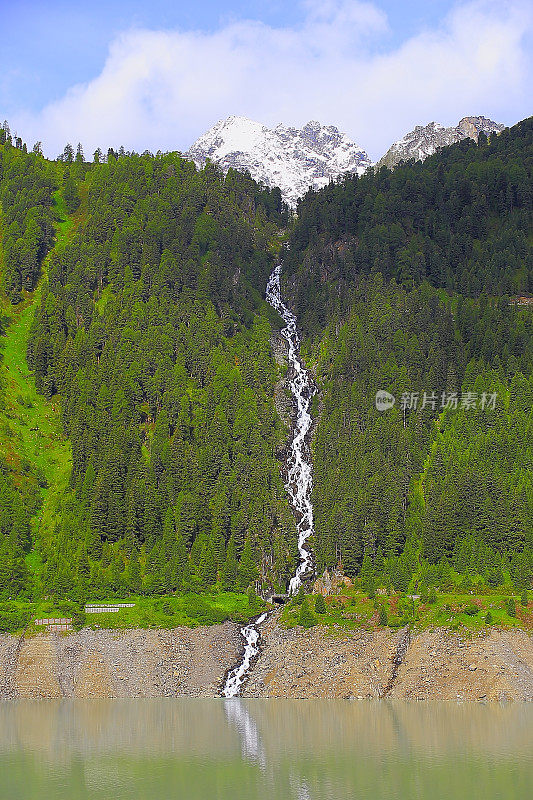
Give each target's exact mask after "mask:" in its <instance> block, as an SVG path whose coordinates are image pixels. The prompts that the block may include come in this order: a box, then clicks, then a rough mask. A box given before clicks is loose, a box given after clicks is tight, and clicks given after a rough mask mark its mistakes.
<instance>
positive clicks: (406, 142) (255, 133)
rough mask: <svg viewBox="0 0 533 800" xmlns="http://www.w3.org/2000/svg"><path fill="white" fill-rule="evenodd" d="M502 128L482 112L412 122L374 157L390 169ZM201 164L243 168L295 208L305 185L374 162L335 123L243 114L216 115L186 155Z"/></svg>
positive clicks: (321, 183)
mask: <svg viewBox="0 0 533 800" xmlns="http://www.w3.org/2000/svg"><path fill="white" fill-rule="evenodd" d="M503 128H504V126H503V125H500V124H499V123H497V122H493V121H492V120H490V119H487V117H481V116H480V117H463V119H462V120H460V122H459V123H458V124H457V125H456V126H455V127H453V126H452V127H449V128H446V127H444V126H443V125H441V124H439V123H438V122H430V123H429V124H428V125H417V126H416V127H415V128H414V130H412V131H410V132H409V133H406V134H405V136H403V137H402V138H401V139H399V140H398V141H397V142H395V143H394V144H393V145H392V146H391V147H390V148H389V150H388V151H387V153H385V155H384V156H383V157H382V158H381V159H380V160H379V161H378V162H377V165H376V166H378V167H380V166H387V167H389V169H393V168H394V167H395V166H396V165H397V164H399V163H400V162H401V161H408V160H410V159H413V158H414V159H415V160H417V161H423V160H424V159H425V158H427V157H428V156H430V155H433V153H435V152H436V151H437V150H438V149H440V148H441V147H446V146H447V145H450V144H454V143H456V142H460V141H461V140H462V139H466V138H467V137H469V138H470V139H473V140H474V141H477V139H478V137H479V134H480V133H481V132H483V133H484V134H486V135H487V136H488V135H489V134H490V133H493V132H497V133H499V132H500V131H502V130H503ZM185 155H186V157H187V158H190V159H191V160H192V161H194V162H195V163H196V165H197V166H198V167H199V168H201V167H203V166H204V164H205V162H206V160H207V159H210V160H211V161H214V162H216V163H217V164H219V165H220V166H221V168H222V169H223V170H224V171H227V170H228V169H230V168H233V169H236V170H241V171H242V170H248V171H249V172H250V174H251V176H252V178H254V179H255V180H256V181H259V182H261V183H263V184H265V185H266V186H269V187H270V188H273V187H275V186H277V187H279V189H280V190H281V195H282V197H283V199H284V200H285V201H286V202H287V203H288V204H289V205H290V206H291V207H292V208H295V207H296V204H297V202H298V199H299V198H300V197H303V195H304V194H305V193H306V191H307V190H308V189H321V188H322V187H323V186H326V185H327V184H328V183H329V182H330V181H331V180H335V179H336V178H339V177H340V176H342V175H345V174H347V173H349V174H354V173H356V174H358V175H362V174H363V173H364V172H365V171H366V170H367V169H368V168H369V167H371V166H373V163H372V161H371V160H370V158H369V156H368V154H367V153H366V152H365V151H364V150H363V149H362V148H361V147H359V145H357V144H355V142H353V141H352V140H351V139H350V138H349V137H348V136H347V135H346V134H345V133H341V132H340V131H339V129H338V128H336V127H335V126H334V125H322V124H321V123H319V122H316V121H314V120H313V121H311V122H308V123H307V125H304V127H303V128H301V129H298V128H293V127H289V126H286V125H283V124H281V123H280V124H279V125H276V127H275V128H269V127H267V126H266V125H262V124H261V123H260V122H254V121H253V120H251V119H248V118H247V117H240V116H231V117H228V118H227V119H224V120H220V121H219V122H217V123H216V124H215V125H213V127H212V128H210V129H209V130H208V131H207V132H206V133H204V134H203V135H202V136H200V138H199V139H197V140H196V142H195V143H194V144H193V145H192V147H191V148H190V149H189V151H188V152H187V153H186V154H185Z"/></svg>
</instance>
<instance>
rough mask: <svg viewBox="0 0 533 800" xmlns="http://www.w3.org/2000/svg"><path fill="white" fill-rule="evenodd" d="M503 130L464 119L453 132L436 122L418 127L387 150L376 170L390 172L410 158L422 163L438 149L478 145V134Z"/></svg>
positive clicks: (488, 122) (482, 121) (489, 122)
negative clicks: (463, 142)
mask: <svg viewBox="0 0 533 800" xmlns="http://www.w3.org/2000/svg"><path fill="white" fill-rule="evenodd" d="M503 129H504V125H500V124H499V123H497V122H493V121H492V120H491V119H487V117H463V119H462V120H461V121H460V122H459V124H458V125H456V127H455V128H445V127H444V126H443V125H440V124H439V123H438V122H430V123H429V125H417V126H416V128H415V129H414V130H413V131H411V132H410V133H406V135H405V136H404V137H403V139H400V140H399V141H397V142H395V143H394V144H393V145H392V147H390V148H389V150H388V151H387V152H386V153H385V155H384V156H383V158H381V159H380V161H378V165H377V166H386V167H389V169H392V168H393V167H395V166H396V165H397V164H399V163H400V161H408V160H409V159H411V158H414V159H416V160H417V161H423V160H424V159H425V158H427V157H428V156H431V155H433V153H435V151H436V150H438V149H439V148H440V147H446V146H447V145H450V144H455V143H456V142H460V141H461V140H462V139H466V138H467V137H469V138H470V139H474V141H476V142H477V139H478V136H479V134H480V133H482V132H483V133H485V134H486V135H487V136H488V135H489V134H490V133H493V132H497V133H499V132H500V131H502V130H503Z"/></svg>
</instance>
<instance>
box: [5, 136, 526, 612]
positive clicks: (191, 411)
mask: <svg viewBox="0 0 533 800" xmlns="http://www.w3.org/2000/svg"><path fill="white" fill-rule="evenodd" d="M532 133H533V121H532V120H526V121H524V122H522V123H519V124H518V125H516V126H514V127H513V128H511V129H507V130H505V131H503V132H502V133H501V134H500V135H498V136H496V135H494V136H491V138H490V140H487V139H486V137H484V136H483V135H480V137H479V141H478V143H474V142H472V141H471V140H468V139H467V140H465V141H463V142H460V143H459V144H456V145H452V146H451V147H447V148H444V149H443V150H441V151H439V152H438V153H436V154H435V155H434V156H432V157H430V158H428V159H427V160H426V161H424V162H423V163H420V162H418V163H414V162H409V163H406V164H401V165H400V166H398V167H397V168H396V169H395V170H394V171H392V172H391V171H389V170H388V169H387V168H385V167H383V168H381V169H379V170H373V169H371V170H369V171H368V172H367V173H366V174H365V175H364V176H362V177H359V178H358V177H357V176H347V177H346V178H344V179H342V180H339V181H337V182H334V183H332V184H330V185H329V186H327V187H326V188H324V189H323V190H321V191H319V192H313V191H310V192H308V194H307V195H306V196H305V197H304V198H303V199H302V200H301V201H300V203H299V205H298V209H297V214H296V215H292V214H291V213H290V211H289V209H288V208H287V207H286V206H285V205H284V203H283V202H282V199H281V194H280V192H279V190H278V189H274V190H270V189H267V188H265V187H263V186H260V185H258V184H256V183H255V182H254V181H253V180H252V179H251V177H250V175H249V174H247V173H239V172H236V171H233V170H230V171H229V172H228V173H227V174H223V173H222V172H221V171H220V170H219V169H218V168H217V167H216V166H215V165H213V164H211V163H209V162H208V164H207V165H206V167H205V168H204V169H202V170H197V168H196V167H195V165H194V164H193V163H192V162H189V161H186V160H185V159H183V158H182V157H181V156H180V155H179V154H177V153H166V154H161V153H158V154H157V155H152V154H150V153H144V154H142V155H138V154H135V153H126V152H125V151H124V150H123V149H122V148H121V149H120V150H118V151H114V150H112V149H110V150H109V151H108V153H107V155H106V156H105V157H104V156H103V155H102V153H101V152H99V151H97V152H96V153H95V154H94V156H93V157H92V159H91V160H90V161H88V160H86V159H85V157H84V154H83V151H82V149H81V147H78V149H77V151H76V150H75V149H74V148H73V147H71V146H70V145H68V146H67V147H65V151H64V152H63V153H62V155H61V156H60V157H59V158H58V159H57V160H56V161H51V160H47V159H45V158H44V156H43V155H42V154H41V152H40V147H39V145H36V146H35V147H34V148H33V152H27V147H26V145H25V144H24V143H23V142H22V141H21V140H13V138H12V136H11V134H10V131H9V127H8V126H7V124H4V126H3V127H2V128H1V129H0V209H1V211H0V233H1V238H0V245H1V246H0V270H1V274H2V295H3V300H2V306H1V316H0V334H2V335H1V336H0V344H1V343H2V340H4V349H3V353H4V362H5V363H4V370H3V371H2V373H1V383H0V396H1V397H2V408H3V409H4V411H2V412H0V413H1V414H2V415H3V418H2V419H1V426H0V459H1V464H0V599H2V600H7V599H9V598H14V597H27V598H31V597H35V596H41V595H43V596H44V595H47V596H48V595H51V596H55V597H58V598H78V599H87V598H94V599H98V598H104V597H112V596H115V597H121V596H124V595H127V594H128V593H130V594H136V595H140V594H146V595H167V594H172V593H175V592H180V591H192V592H208V591H214V590H215V589H222V590H231V591H246V590H247V589H248V587H250V586H253V587H254V588H255V589H256V590H259V589H262V590H266V589H267V588H273V589H276V590H277V591H283V590H285V588H286V585H287V581H288V579H289V577H290V575H291V574H292V572H293V571H294V565H295V559H296V558H297V548H296V525H295V519H294V515H293V512H292V510H291V508H290V506H289V503H288V499H287V496H286V492H285V489H284V486H283V480H282V477H281V472H280V467H281V462H282V459H283V452H284V447H285V444H286V441H287V438H288V436H289V430H288V427H287V425H286V424H285V423H284V422H283V421H282V420H281V418H280V416H279V414H278V412H277V410H276V405H275V403H274V395H275V387H276V384H278V382H279V380H280V378H282V376H283V368H282V367H280V366H279V365H278V364H277V363H276V361H275V359H274V355H273V349H272V340H273V337H274V336H275V335H276V332H277V331H278V330H279V328H280V327H281V325H282V321H281V319H280V318H279V317H278V315H277V314H276V313H275V312H274V311H273V310H272V308H271V307H270V306H269V305H267V304H266V302H265V301H264V290H265V285H266V282H267V278H268V276H269V274H270V272H271V270H272V268H273V266H274V265H275V264H276V263H277V259H278V258H279V257H280V254H281V257H282V258H283V263H284V273H283V282H284V293H285V295H286V297H287V298H289V300H290V302H291V305H292V307H293V309H294V311H295V313H296V314H297V317H298V320H299V324H300V326H301V330H302V334H303V354H304V358H305V361H306V363H307V365H308V366H309V367H310V368H311V370H312V373H313V376H314V379H315V381H316V385H317V388H318V393H317V395H316V396H315V400H314V404H313V411H314V417H315V421H316V422H315V429H314V433H313V440H312V454H313V465H314V490H313V503H314V512H315V534H314V536H313V538H312V541H311V544H312V548H313V551H314V554H315V561H316V569H317V571H318V572H319V573H320V572H322V571H323V570H324V569H325V568H326V567H327V568H329V569H331V568H336V567H339V566H342V569H343V570H344V572H345V574H346V575H348V576H350V577H351V578H352V579H355V578H357V577H359V578H360V580H361V583H362V585H363V586H366V587H367V588H368V587H372V586H374V585H383V586H392V587H394V588H395V589H397V590H401V591H407V590H408V589H409V588H416V587H418V588H421V589H423V590H424V591H425V590H426V588H427V587H431V586H440V585H444V584H447V583H453V582H459V583H461V582H462V583H463V585H467V584H468V582H478V583H479V582H482V583H483V584H486V585H488V586H492V587H496V586H500V585H503V584H504V583H505V582H507V583H509V584H511V585H512V586H514V587H515V588H516V589H517V590H519V591H522V590H524V589H526V590H527V589H528V588H530V587H531V584H532V578H533V485H532V474H533V473H532V466H533V464H532V460H533V445H532V442H533V370H532V366H533V314H532V312H533V304H531V303H528V299H529V298H530V297H531V295H533V257H532V247H531V244H532V204H533V203H532V200H533V198H532V183H531V167H532V155H533V142H532V139H533V137H532ZM285 244H287V245H288V246H287V247H285V246H284V245H285ZM17 320H21V321H22V322H21V325H22V323H23V322H24V320H27V326H26V329H27V337H26V340H24V350H25V352H24V353H23V354H21V357H22V356H23V357H24V358H25V359H26V360H27V365H28V367H29V370H31V376H32V377H31V380H32V381H34V384H32V385H34V388H35V392H36V397H34V398H33V399H31V400H28V399H27V398H26V399H25V398H24V397H20V396H18V395H17V390H16V385H17V384H16V377H17V376H16V374H15V373H16V371H14V370H13V369H11V368H10V365H9V364H8V363H7V355H8V353H9V347H10V346H11V344H10V340H9V335H10V334H9V332H10V330H11V329H12V326H13V325H14V324H16V323H17ZM20 341H22V339H20V340H19V343H20ZM13 363H15V361H14V362H13ZM14 387H15V388H14ZM379 391H385V392H388V393H389V394H390V395H392V396H393V397H394V398H395V402H394V405H393V406H392V407H390V408H388V409H386V410H383V411H382V410H378V409H377V408H376V405H375V396H376V393H377V392H379ZM10 398H11V400H10ZM13 398H14V399H13ZM17 403H18V407H19V408H22V409H23V410H22V411H21V413H24V414H26V417H27V418H28V419H29V420H31V419H32V414H34V416H36V415H37V412H38V410H39V408H41V405H40V404H43V406H42V407H43V408H45V409H47V410H46V412H45V413H46V414H47V415H48V414H49V415H52V416H53V415H54V414H55V415H57V420H58V428H57V430H56V432H55V433H54V436H53V437H52V436H50V439H49V442H48V444H47V441H48V440H46V441H45V440H43V442H42V449H43V448H44V449H43V450H42V451H43V453H44V455H45V456H46V452H47V451H46V447H49V448H50V452H56V450H54V448H58V447H59V443H61V447H62V448H63V449H62V450H61V453H63V456H61V457H59V456H58V457H57V459H56V461H55V462H54V469H55V470H56V473H57V474H58V475H60V474H61V475H63V476H64V480H63V482H61V481H60V480H59V479H58V482H56V483H55V484H54V474H56V473H54V471H53V470H52V469H51V468H50V469H49V470H48V472H47V467H46V464H44V465H43V466H42V467H41V466H40V465H39V464H36V463H31V459H30V460H28V459H27V458H25V457H24V453H23V452H22V450H23V449H24V447H25V446H26V445H27V442H28V437H29V436H30V433H29V432H26V433H24V432H23V433H21V434H20V438H19V439H18V440H17V439H16V438H13V430H15V428H16V420H14V418H13V411H12V408H13V407H14V405H16V404H17ZM10 409H11V410H10ZM43 413H44V412H43ZM47 419H48V417H47ZM38 427H39V426H38V425H37V428H38ZM32 430H33V431H34V433H35V431H36V425H35V423H33V424H32V423H31V422H30V423H29V427H28V431H32ZM36 435H38V431H37V433H36ZM25 437H26V438H25ZM17 441H18V442H22V444H21V445H20V447H19V445H17ZM23 446H24V447H23ZM17 448H18V449H17ZM19 450H20V452H19Z"/></svg>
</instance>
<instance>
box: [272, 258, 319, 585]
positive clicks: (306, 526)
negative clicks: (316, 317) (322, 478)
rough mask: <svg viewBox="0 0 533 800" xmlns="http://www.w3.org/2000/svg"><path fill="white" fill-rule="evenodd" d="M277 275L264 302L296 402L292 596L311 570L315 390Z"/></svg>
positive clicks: (290, 476) (290, 478)
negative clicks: (282, 342) (277, 330)
mask: <svg viewBox="0 0 533 800" xmlns="http://www.w3.org/2000/svg"><path fill="white" fill-rule="evenodd" d="M280 275H281V265H280V264H279V265H278V266H277V267H276V268H275V269H274V271H273V272H272V275H271V276H270V278H269V280H268V284H267V288H266V299H267V300H268V302H269V303H270V305H271V306H273V307H274V308H275V309H276V311H277V312H278V313H279V315H280V316H281V317H282V319H283V321H284V322H285V327H284V328H283V329H282V331H281V335H282V336H283V337H284V338H285V339H286V340H287V344H288V346H289V347H288V361H289V370H290V373H289V375H290V388H291V392H292V394H293V397H294V399H295V400H296V420H295V423H294V435H293V438H292V441H291V444H290V448H289V455H288V458H287V482H286V484H285V488H286V490H287V492H288V494H289V497H290V499H291V503H292V505H293V507H294V508H295V509H296V511H297V512H298V515H299V517H300V519H299V521H298V552H299V554H300V563H299V564H298V567H297V568H296V572H295V573H294V575H293V577H292V578H291V581H290V583H289V594H296V592H297V591H298V589H299V588H300V586H301V585H302V577H303V576H304V575H305V574H306V573H308V572H310V571H311V568H312V556H311V551H310V550H309V548H308V547H307V544H306V543H307V540H308V539H309V537H310V536H311V534H312V532H313V504H312V502H311V490H312V488H313V469H312V464H311V453H310V451H309V441H308V437H309V432H310V430H311V425H312V424H313V418H312V417H311V414H310V407H311V401H312V399H313V395H314V393H315V387H314V386H313V383H312V381H311V379H310V377H309V373H308V372H307V370H306V369H304V367H303V366H302V362H301V361H300V337H299V336H298V328H297V326H296V317H295V316H294V314H293V313H292V311H290V310H289V309H288V308H287V306H286V305H285V303H284V302H283V300H282V299H281V285H280Z"/></svg>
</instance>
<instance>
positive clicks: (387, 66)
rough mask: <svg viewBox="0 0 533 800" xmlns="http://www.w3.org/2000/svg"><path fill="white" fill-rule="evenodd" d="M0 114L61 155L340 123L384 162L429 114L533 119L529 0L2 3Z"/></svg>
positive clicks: (451, 118)
mask: <svg viewBox="0 0 533 800" xmlns="http://www.w3.org/2000/svg"><path fill="white" fill-rule="evenodd" d="M0 30H2V31H3V41H2V47H1V49H0V118H3V117H6V118H7V119H8V120H9V121H10V122H11V124H12V127H13V125H15V127H17V128H18V132H19V133H20V134H21V135H22V136H23V137H24V138H26V139H28V141H30V143H31V140H32V139H37V138H38V139H42V140H43V143H44V146H45V148H46V149H47V150H48V151H49V152H51V153H52V154H54V148H55V149H56V150H59V149H61V146H62V143H64V141H65V140H66V139H76V140H81V141H82V142H83V143H84V145H85V147H86V149H91V148H93V147H95V146H97V145H101V146H107V145H108V144H113V145H118V144H120V143H124V144H125V145H126V146H127V147H134V148H135V149H140V150H142V149H145V147H148V148H150V149H158V147H160V148H161V149H170V148H172V149H174V148H177V149H184V148H186V147H187V146H188V145H189V144H190V143H191V142H192V141H193V139H194V138H196V136H198V135H199V134H201V133H202V132H203V131H204V130H205V128H206V127H208V126H209V125H210V124H212V123H213V122H215V121H216V120H217V119H218V118H220V117H224V116H228V115H229V114H232V113H237V114H245V115H246V116H250V117H252V118H255V119H259V120H260V121H262V122H264V123H265V124H275V123H276V122H278V121H283V122H286V123H290V124H295V125H299V124H303V123H305V122H306V121H307V120H308V119H310V118H316V119H319V120H320V121H322V122H325V123H330V124H336V125H338V126H339V127H341V128H342V129H344V130H346V132H347V133H348V134H349V135H350V136H352V137H353V138H354V139H356V141H358V143H360V144H361V145H362V146H363V147H365V148H366V149H368V150H369V152H370V153H371V155H373V156H374V157H377V156H378V155H380V154H381V151H382V150H384V149H385V147H386V146H387V145H388V144H389V143H390V142H391V141H392V140H393V139H394V138H398V137H399V136H401V135H402V134H403V133H405V132H406V130H408V129H410V128H412V127H413V125H414V124H417V123H425V122H428V121H430V119H434V118H436V119H438V120H439V121H441V122H443V123H444V124H451V123H454V124H455V123H456V122H457V121H458V120H459V118H460V117H461V116H464V115H465V114H486V115H487V116H492V117H493V118H495V119H497V120H498V121H503V122H505V123H507V124H511V123H513V122H515V121H517V120H518V119H520V118H523V117H524V116H527V115H529V114H530V113H531V108H530V107H528V104H530V90H529V86H531V78H532V73H531V56H530V53H531V44H532V36H531V31H532V19H531V8H530V4H529V3H527V2H525V0H500V2H497V3H496V2H494V1H493V0H470V2H467V1H465V2H456V3H454V2H442V1H441V0H432V1H431V2H430V1H429V0H426V1H425V2H423V1H422V0H410V1H407V2H400V1H399V0H397V1H396V2H393V0H376V2H374V3H372V2H357V0H303V2H292V3H291V2H279V1H278V0H271V2H268V1H267V2H257V0H248V1H247V2H242V0H233V1H232V2H225V3H220V2H218V3H217V2H213V0H197V1H196V2H186V3H185V2H179V1H178V2H163V0H148V1H147V0H144V2H141V1H140V0H128V2H117V1H116V0H107V2H104V0H91V2H84V3H77V2H68V3H67V2H65V1H64V0H58V1H56V2H51V1H50V0H48V2H39V0H18V2H8V1H7V0H0Z"/></svg>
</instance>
